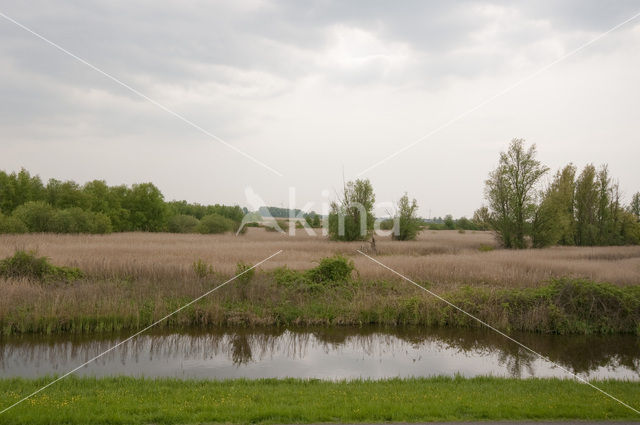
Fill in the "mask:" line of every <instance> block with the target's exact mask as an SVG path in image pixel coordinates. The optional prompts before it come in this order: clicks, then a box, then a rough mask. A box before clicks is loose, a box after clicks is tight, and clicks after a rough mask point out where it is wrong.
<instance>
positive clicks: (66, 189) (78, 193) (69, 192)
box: [45, 179, 88, 209]
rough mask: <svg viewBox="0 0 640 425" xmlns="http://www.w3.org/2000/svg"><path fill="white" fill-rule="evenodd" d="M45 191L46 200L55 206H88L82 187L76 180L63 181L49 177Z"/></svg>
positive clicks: (83, 207)
mask: <svg viewBox="0 0 640 425" xmlns="http://www.w3.org/2000/svg"><path fill="white" fill-rule="evenodd" d="M45 191H46V201H47V202H48V203H49V205H51V206H52V207H53V208H58V209H64V208H73V207H78V208H82V209H86V208H88V205H87V201H86V196H85V194H84V192H83V191H82V188H81V187H80V186H79V185H78V184H77V183H76V182H74V181H65V182H62V181H60V180H56V179H49V182H48V183H47V187H46V189H45Z"/></svg>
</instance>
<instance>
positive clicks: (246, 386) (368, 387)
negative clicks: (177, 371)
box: [0, 377, 640, 424]
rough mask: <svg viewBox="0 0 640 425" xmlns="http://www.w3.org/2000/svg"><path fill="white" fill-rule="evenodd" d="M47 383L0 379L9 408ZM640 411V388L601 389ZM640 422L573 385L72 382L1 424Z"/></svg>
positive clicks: (605, 384)
mask: <svg viewBox="0 0 640 425" xmlns="http://www.w3.org/2000/svg"><path fill="white" fill-rule="evenodd" d="M47 382H49V381H48V380H47V379H39V380H24V379H5V380H0V394H1V396H2V404H3V406H2V408H4V407H6V406H8V405H10V404H12V403H13V402H15V401H17V400H19V399H20V398H21V397H23V396H25V395H27V394H29V393H30V392H32V391H33V390H35V389H37V388H39V387H40V386H42V385H44V384H45V383H47ZM594 383H595V385H598V386H599V387H601V388H602V389H604V390H605V391H607V392H610V393H611V394H613V395H615V396H616V397H618V398H621V399H623V400H624V401H625V402H627V403H629V404H630V405H631V406H634V407H636V408H638V407H640V383H636V382H628V381H611V380H610V381H600V382H594ZM525 419H526V420H563V419H582V420H587V419H589V420H596V419H598V420H603V419H620V420H621V419H627V420H628V419H635V420H637V419H638V416H637V415H636V414H635V413H634V412H633V411H631V410H630V409H628V408H626V407H624V406H622V405H620V404H618V403H616V402H615V401H613V400H611V399H609V398H607V397H606V396H604V395H603V394H601V393H599V392H598V391H596V390H594V389H593V388H590V387H588V386H587V385H584V384H579V383H577V382H575V381H571V380H560V379H525V380H518V379H505V378H489V377H482V378H472V379H465V378H445V377H437V378H428V379H406V380H403V379H392V380H384V381H344V382H329V381H319V380H297V379H296V380H294V379H289V380H229V381H189V380H176V379H138V378H124V377H120V378H100V379H95V378H67V379H65V380H63V381H60V382H58V383H56V384H54V385H53V386H51V387H49V388H48V389H46V390H44V391H43V392H41V393H39V394H37V395H36V396H34V397H33V398H31V399H29V400H27V401H25V402H23V403H22V404H20V405H18V406H16V407H15V408H13V409H11V410H9V411H8V412H6V413H4V414H2V415H0V423H2V424H27V423H28V424H50V423H64V424H84V423H95V424H130V423H157V424H194V423H242V424H245V423H268V424H271V423H319V422H339V423H354V422H401V421H406V422H418V421H436V420H438V421H469V420H525Z"/></svg>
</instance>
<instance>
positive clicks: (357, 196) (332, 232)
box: [329, 179, 376, 241]
mask: <svg viewBox="0 0 640 425" xmlns="http://www.w3.org/2000/svg"><path fill="white" fill-rule="evenodd" d="M375 201H376V197H375V194H374V193H373V186H372V185H371V182H370V181H369V179H365V180H356V181H355V182H348V183H347V184H346V185H345V186H344V189H343V194H342V198H341V199H339V200H338V201H336V202H332V203H331V212H330V213H329V236H330V237H331V239H333V240H340V241H355V240H365V239H367V238H368V236H369V234H370V233H371V231H372V230H373V224H374V216H373V205H374V204H375Z"/></svg>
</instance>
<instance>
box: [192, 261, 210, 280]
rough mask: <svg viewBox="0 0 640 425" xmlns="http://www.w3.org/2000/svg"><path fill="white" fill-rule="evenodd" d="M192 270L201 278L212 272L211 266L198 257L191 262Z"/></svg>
mask: <svg viewBox="0 0 640 425" xmlns="http://www.w3.org/2000/svg"><path fill="white" fill-rule="evenodd" d="M193 272H194V273H195V274H196V276H198V277H199V278H201V279H204V278H205V277H207V276H209V275H211V274H213V267H212V266H210V265H208V264H207V263H205V262H204V261H202V260H201V259H200V258H198V260H197V261H194V262H193Z"/></svg>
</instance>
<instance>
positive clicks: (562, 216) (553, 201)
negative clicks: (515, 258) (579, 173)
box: [531, 164, 576, 248]
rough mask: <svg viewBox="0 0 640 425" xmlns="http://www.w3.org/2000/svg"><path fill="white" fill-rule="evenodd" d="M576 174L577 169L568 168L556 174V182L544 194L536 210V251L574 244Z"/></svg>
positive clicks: (534, 231)
mask: <svg viewBox="0 0 640 425" xmlns="http://www.w3.org/2000/svg"><path fill="white" fill-rule="evenodd" d="M575 175H576V167H575V166H574V165H573V164H569V165H567V166H566V167H564V168H563V169H562V170H560V171H558V172H557V173H556V175H555V177H554V180H553V182H552V183H551V184H550V185H549V187H548V188H547V190H546V191H545V192H544V193H543V194H542V201H541V202H540V205H539V206H538V208H536V211H535V215H534V219H533V228H532V235H531V237H532V242H533V245H534V246H535V247H536V248H542V247H545V246H550V245H555V244H561V245H573V244H574V243H575V241H574V220H573V215H574V192H575Z"/></svg>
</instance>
